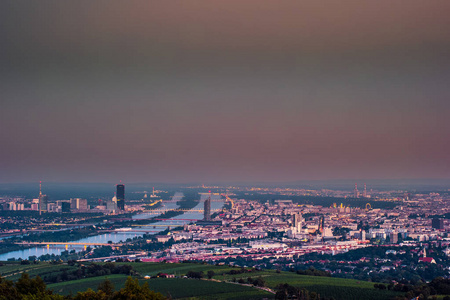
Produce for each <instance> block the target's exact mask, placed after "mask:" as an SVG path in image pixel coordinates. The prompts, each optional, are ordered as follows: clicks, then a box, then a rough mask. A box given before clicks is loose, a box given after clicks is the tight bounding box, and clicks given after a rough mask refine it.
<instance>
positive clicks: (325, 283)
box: [133, 263, 400, 300]
mask: <svg viewBox="0 0 450 300" xmlns="http://www.w3.org/2000/svg"><path fill="white" fill-rule="evenodd" d="M133 266H134V268H135V269H136V270H137V271H138V272H139V273H140V274H141V275H156V274H157V273H158V272H162V273H168V274H176V275H177V276H178V275H185V274H186V273H187V272H188V271H196V272H199V271H203V272H204V273H205V275H206V272H207V271H209V270H213V271H214V273H215V275H214V277H213V278H214V279H217V280H220V281H232V280H233V278H235V279H236V280H239V279H241V278H242V279H244V280H247V278H248V277H252V278H257V277H259V276H261V277H262V278H263V279H264V280H265V281H266V284H267V286H268V287H269V288H272V289H275V287H276V286H277V285H279V284H284V283H288V284H290V285H293V286H296V287H299V288H306V289H308V290H309V291H312V292H316V293H319V294H320V295H322V296H327V297H334V298H336V299H345V300H347V299H349V300H350V299H365V300H372V299H373V300H378V299H390V298H392V297H394V296H396V295H400V294H399V293H396V292H392V291H387V290H384V291H382V290H378V289H375V288H374V287H373V285H374V283H373V282H366V281H358V280H352V279H342V278H333V277H318V276H305V275H298V274H296V273H291V272H281V273H277V272H276V271H274V270H262V271H255V272H252V273H243V274H236V275H230V274H226V273H228V272H230V271H231V270H239V268H233V267H229V266H211V265H202V264H190V263H187V264H165V263H138V264H134V265H133Z"/></svg>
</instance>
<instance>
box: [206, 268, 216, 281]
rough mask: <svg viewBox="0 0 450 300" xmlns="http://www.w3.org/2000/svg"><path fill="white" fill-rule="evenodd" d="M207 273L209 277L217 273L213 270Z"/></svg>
mask: <svg viewBox="0 0 450 300" xmlns="http://www.w3.org/2000/svg"><path fill="white" fill-rule="evenodd" d="M206 274H207V275H208V278H209V279H211V278H213V276H214V275H215V273H214V271H213V270H209V271H208V272H207V273H206Z"/></svg>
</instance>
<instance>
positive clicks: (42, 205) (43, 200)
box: [39, 181, 48, 213]
mask: <svg viewBox="0 0 450 300" xmlns="http://www.w3.org/2000/svg"><path fill="white" fill-rule="evenodd" d="M47 203H48V197H47V195H44V194H42V181H39V213H42V212H46V211H47Z"/></svg>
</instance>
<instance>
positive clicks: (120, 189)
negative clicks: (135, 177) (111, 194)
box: [116, 184, 125, 210]
mask: <svg viewBox="0 0 450 300" xmlns="http://www.w3.org/2000/svg"><path fill="white" fill-rule="evenodd" d="M116 188H117V190H116V197H117V208H118V209H121V210H124V209H125V185H123V184H118V185H116Z"/></svg>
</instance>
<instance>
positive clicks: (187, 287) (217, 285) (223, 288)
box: [48, 275, 273, 299]
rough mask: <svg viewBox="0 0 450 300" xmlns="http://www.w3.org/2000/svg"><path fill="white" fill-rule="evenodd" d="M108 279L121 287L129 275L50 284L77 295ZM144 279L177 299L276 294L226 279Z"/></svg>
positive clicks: (63, 291) (155, 289)
mask: <svg viewBox="0 0 450 300" xmlns="http://www.w3.org/2000/svg"><path fill="white" fill-rule="evenodd" d="M105 279H108V280H110V281H111V282H112V283H113V285H114V287H115V289H116V290H117V289H121V288H123V287H124V285H125V280H126V279H127V276H125V275H110V276H101V277H95V278H86V279H80V280H74V281H69V282H61V283H54V284H50V285H49V286H48V287H49V288H51V289H52V290H53V291H54V292H55V293H57V294H61V295H69V294H72V295H76V293H77V292H78V291H84V290H87V289H88V288H91V289H93V290H97V287H98V285H99V284H100V283H101V282H102V281H103V280H105ZM140 281H141V283H142V282H148V284H149V287H150V289H152V290H154V291H156V292H159V293H161V294H163V295H165V296H171V297H172V298H176V299H183V298H192V297H200V298H201V299H208V298H209V299H243V298H247V299H263V298H273V294H271V293H269V292H266V291H262V290H259V289H256V288H253V287H247V286H241V285H237V284H231V283H224V282H214V281H206V280H196V279H180V278H157V279H149V280H140Z"/></svg>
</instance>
